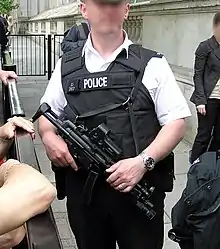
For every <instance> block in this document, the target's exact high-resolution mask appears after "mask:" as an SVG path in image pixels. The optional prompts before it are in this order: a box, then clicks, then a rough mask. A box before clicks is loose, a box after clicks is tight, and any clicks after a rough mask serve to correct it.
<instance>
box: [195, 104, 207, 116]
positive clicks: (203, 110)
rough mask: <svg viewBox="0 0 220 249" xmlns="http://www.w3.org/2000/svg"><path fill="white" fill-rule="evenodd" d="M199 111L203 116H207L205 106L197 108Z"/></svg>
mask: <svg viewBox="0 0 220 249" xmlns="http://www.w3.org/2000/svg"><path fill="white" fill-rule="evenodd" d="M196 109H197V111H198V112H199V113H200V114H202V115H206V109H205V105H198V106H197V107H196Z"/></svg>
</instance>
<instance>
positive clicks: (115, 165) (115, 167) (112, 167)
mask: <svg viewBox="0 0 220 249" xmlns="http://www.w3.org/2000/svg"><path fill="white" fill-rule="evenodd" d="M119 165H120V162H117V163H115V164H113V165H112V166H111V167H110V168H108V169H106V172H107V173H113V172H114V171H116V170H117V169H118V167H119Z"/></svg>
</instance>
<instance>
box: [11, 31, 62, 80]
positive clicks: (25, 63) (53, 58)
mask: <svg viewBox="0 0 220 249" xmlns="http://www.w3.org/2000/svg"><path fill="white" fill-rule="evenodd" d="M63 37H64V35H62V34H55V35H51V34H49V35H45V34H36V35H10V36H9V37H8V39H9V47H10V50H11V58H12V62H13V63H14V64H16V66H17V74H18V75H19V76H45V75H46V74H47V75H48V79H50V77H51V74H52V72H53V70H54V68H55V65H56V63H57V61H58V59H59V58H60V56H61V55H62V50H61V43H62V40H63Z"/></svg>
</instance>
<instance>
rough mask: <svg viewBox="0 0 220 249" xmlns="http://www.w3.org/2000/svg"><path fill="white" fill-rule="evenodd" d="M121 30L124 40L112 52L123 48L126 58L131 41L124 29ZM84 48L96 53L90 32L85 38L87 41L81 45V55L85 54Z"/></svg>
mask: <svg viewBox="0 0 220 249" xmlns="http://www.w3.org/2000/svg"><path fill="white" fill-rule="evenodd" d="M123 32H124V37H125V38H124V42H123V43H122V44H121V45H120V46H119V47H118V48H117V49H116V50H115V51H114V53H115V52H116V51H118V53H120V52H121V51H122V50H123V49H125V50H126V55H127V59H128V49H129V46H130V45H131V44H132V41H131V40H129V39H128V35H127V32H126V31H125V30H123ZM86 50H89V51H91V52H92V53H98V52H97V51H96V50H95V49H94V47H93V44H92V39H91V33H89V36H88V39H87V41H86V43H85V45H84V47H83V50H82V56H84V55H85V52H86Z"/></svg>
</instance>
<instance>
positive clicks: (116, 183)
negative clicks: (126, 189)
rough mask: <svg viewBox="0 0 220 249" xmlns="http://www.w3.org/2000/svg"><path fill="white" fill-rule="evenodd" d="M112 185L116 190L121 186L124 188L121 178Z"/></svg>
mask: <svg viewBox="0 0 220 249" xmlns="http://www.w3.org/2000/svg"><path fill="white" fill-rule="evenodd" d="M110 184H111V186H112V187H114V188H118V187H119V186H120V185H122V186H124V183H123V179H122V178H121V177H119V178H118V179H116V180H115V181H114V182H112V183H110ZM122 186H121V187H122Z"/></svg>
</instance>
